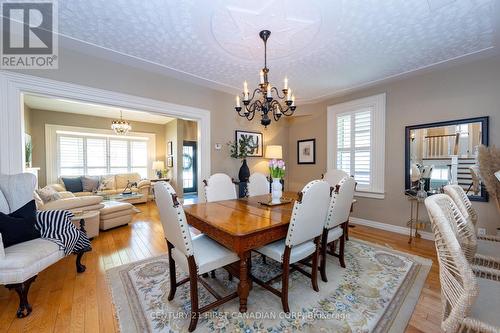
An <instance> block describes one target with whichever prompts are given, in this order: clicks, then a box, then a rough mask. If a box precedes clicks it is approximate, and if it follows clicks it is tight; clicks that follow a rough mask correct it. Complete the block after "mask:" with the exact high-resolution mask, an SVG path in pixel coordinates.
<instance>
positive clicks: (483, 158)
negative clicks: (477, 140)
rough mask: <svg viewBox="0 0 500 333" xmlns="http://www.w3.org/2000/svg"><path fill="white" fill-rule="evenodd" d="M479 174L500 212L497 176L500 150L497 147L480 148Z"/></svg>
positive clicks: (499, 188) (499, 184)
mask: <svg viewBox="0 0 500 333" xmlns="http://www.w3.org/2000/svg"><path fill="white" fill-rule="evenodd" d="M478 161H479V172H480V174H481V178H482V179H483V182H484V185H485V186H486V190H488V193H489V195H490V196H491V197H493V199H495V200H496V202H497V208H498V209H499V210H500V181H498V179H497V177H496V176H495V172H497V171H498V170H500V149H498V148H496V147H495V146H490V147H486V146H483V145H481V146H479V154H478Z"/></svg>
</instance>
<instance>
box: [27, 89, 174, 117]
mask: <svg viewBox="0 0 500 333" xmlns="http://www.w3.org/2000/svg"><path fill="white" fill-rule="evenodd" d="M24 104H26V105H27V106H28V107H30V108H31V109H35V110H46V111H57V112H66V113H74V114H83V115H86V116H94V117H104V118H117V119H118V118H120V111H121V112H122V114H123V119H126V120H131V121H141V122H144V123H153V124H166V123H168V122H169V121H171V120H173V119H174V118H170V117H165V116H160V115H157V114H153V113H149V112H145V111H135V110H127V109H122V108H116V107H112V106H106V105H97V104H91V103H84V102H79V101H72V100H66V99H59V98H52V97H44V96H38V95H24Z"/></svg>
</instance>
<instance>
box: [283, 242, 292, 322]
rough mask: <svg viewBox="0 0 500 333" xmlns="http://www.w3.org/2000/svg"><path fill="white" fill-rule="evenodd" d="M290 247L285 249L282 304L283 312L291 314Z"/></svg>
mask: <svg viewBox="0 0 500 333" xmlns="http://www.w3.org/2000/svg"><path fill="white" fill-rule="evenodd" d="M290 252H291V248H290V247H288V246H287V247H285V253H284V255H283V276H282V277H281V304H282V305H283V311H285V312H286V313H288V312H290V307H289V306H288V279H289V275H290Z"/></svg>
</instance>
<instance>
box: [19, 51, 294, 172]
mask: <svg viewBox="0 0 500 333" xmlns="http://www.w3.org/2000/svg"><path fill="white" fill-rule="evenodd" d="M19 72H21V73H25V74H29V75H36V76H39V77H44V78H49V79H53V80H58V81H63V82H70V83H75V84H80V85H84V86H89V87H94V88H100V89H106V90H111V91H116V92H121V93H126V94H131V95H135V96H140V97H147V98H152V99H156V100H160V101H166V102H170V103H176V104H181V105H187V106H193V107H197V108H203V109H207V110H209V111H210V113H211V124H212V127H211V137H210V138H202V139H203V140H207V139H208V140H210V141H211V146H212V156H211V157H212V158H211V171H212V173H215V172H225V173H227V174H229V175H230V176H232V177H236V176H237V175H238V169H239V166H240V162H239V161H236V160H233V159H231V158H230V157H229V149H228V147H227V145H226V143H227V142H229V141H230V140H234V131H235V130H236V129H246V130H258V131H261V132H263V134H264V144H265V145H266V144H281V145H283V146H284V148H285V146H286V145H287V144H288V130H287V124H286V123H285V121H283V120H282V121H280V122H279V123H272V124H271V125H270V126H269V127H268V129H267V130H266V129H264V128H262V126H261V125H260V124H259V121H258V116H257V117H255V119H254V120H253V121H252V122H249V121H247V120H246V119H244V118H241V117H238V116H237V115H236V112H235V111H234V105H233V104H234V96H232V95H229V94H226V93H223V92H219V91H216V90H213V89H208V88H206V87H202V86H199V85H196V84H193V83H189V82H186V81H181V80H176V79H173V78H169V77H166V76H164V75H161V74H157V73H154V72H149V71H145V70H143V69H138V68H134V67H131V66H126V65H122V64H119V63H115V62H111V61H108V60H103V59H100V58H97V57H91V56H88V55H83V54H79V53H77V52H75V51H72V50H68V49H65V48H60V50H59V69H58V70H22V71H19ZM166 111H168V110H166ZM215 143H221V144H222V145H223V148H222V150H220V151H216V150H215V149H214V144H215ZM285 150H286V148H285ZM285 156H286V155H285ZM248 164H249V167H250V170H251V171H256V170H258V171H260V172H265V173H267V167H266V162H265V160H264V159H262V158H255V157H254V158H250V159H249V160H248Z"/></svg>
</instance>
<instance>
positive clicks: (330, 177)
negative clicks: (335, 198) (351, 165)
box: [321, 169, 349, 187]
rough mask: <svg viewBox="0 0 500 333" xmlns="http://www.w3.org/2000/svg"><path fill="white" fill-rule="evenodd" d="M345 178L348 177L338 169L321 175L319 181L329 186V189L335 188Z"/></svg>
mask: <svg viewBox="0 0 500 333" xmlns="http://www.w3.org/2000/svg"><path fill="white" fill-rule="evenodd" d="M345 177H349V174H348V173H347V172H345V171H344V170H340V169H330V170H328V171H327V172H325V173H324V174H323V175H321V179H323V180H324V181H326V182H327V183H328V184H330V186H331V187H335V185H337V184H338V183H340V181H341V180H342V179H343V178H345Z"/></svg>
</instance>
